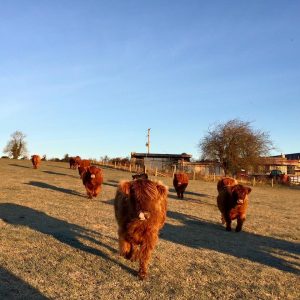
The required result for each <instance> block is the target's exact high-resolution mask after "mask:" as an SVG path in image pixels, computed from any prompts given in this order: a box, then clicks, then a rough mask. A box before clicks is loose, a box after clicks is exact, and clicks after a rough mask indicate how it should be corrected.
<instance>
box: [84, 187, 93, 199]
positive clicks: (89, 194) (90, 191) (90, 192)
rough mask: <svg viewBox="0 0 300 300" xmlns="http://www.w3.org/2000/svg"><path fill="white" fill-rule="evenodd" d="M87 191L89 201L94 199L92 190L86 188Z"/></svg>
mask: <svg viewBox="0 0 300 300" xmlns="http://www.w3.org/2000/svg"><path fill="white" fill-rule="evenodd" d="M85 189H86V193H87V196H88V198H89V199H92V198H93V191H92V190H90V189H89V188H88V187H87V186H86V187H85Z"/></svg>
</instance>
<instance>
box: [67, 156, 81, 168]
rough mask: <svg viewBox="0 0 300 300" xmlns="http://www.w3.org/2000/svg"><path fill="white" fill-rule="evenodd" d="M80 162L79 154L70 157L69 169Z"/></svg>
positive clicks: (75, 166)
mask: <svg viewBox="0 0 300 300" xmlns="http://www.w3.org/2000/svg"><path fill="white" fill-rule="evenodd" d="M80 162H81V158H80V156H76V157H70V160H69V164H70V169H76V168H77V167H78V166H79V165H80Z"/></svg>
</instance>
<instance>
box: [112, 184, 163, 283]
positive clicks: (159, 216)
mask: <svg viewBox="0 0 300 300" xmlns="http://www.w3.org/2000/svg"><path fill="white" fill-rule="evenodd" d="M167 195H168V188H167V187H166V186H164V185H163V184H162V183H161V182H155V181H151V180H148V179H137V180H133V181H121V182H120V183H119V186H118V189H117V193H116V197H115V202H114V208H115V217H116V220H117V222H118V227H119V228H118V235H119V250H120V255H122V256H123V257H125V258H127V259H131V260H137V259H139V264H140V267H139V272H138V275H139V277H140V279H144V278H145V277H146V275H147V270H148V265H149V261H150V258H151V253H152V251H153V249H154V247H155V245H156V243H157V240H158V233H159V230H160V229H161V228H162V227H163V225H164V223H165V220H166V213H167Z"/></svg>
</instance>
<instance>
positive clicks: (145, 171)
mask: <svg viewBox="0 0 300 300" xmlns="http://www.w3.org/2000/svg"><path fill="white" fill-rule="evenodd" d="M144 173H145V174H146V173H147V167H146V165H144Z"/></svg>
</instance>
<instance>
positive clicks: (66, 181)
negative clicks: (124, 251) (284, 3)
mask: <svg viewBox="0 0 300 300" xmlns="http://www.w3.org/2000/svg"><path fill="white" fill-rule="evenodd" d="M104 176H105V180H104V185H103V191H102V192H101V194H100V195H99V196H98V198H96V199H95V200H88V199H87V197H86V195H85V189H84V186H83V185H82V183H81V181H80V179H79V176H78V173H77V170H76V171H75V170H70V169H69V168H68V164H67V163H54V162H47V161H45V162H42V165H41V167H40V168H39V169H37V170H34V169H32V166H31V163H30V161H18V160H7V159H0V178H1V180H0V263H1V267H0V299H300V292H299V286H300V280H299V278H300V276H299V275H300V246H299V239H300V224H299V215H300V190H299V189H296V188H287V187H274V188H271V187H254V188H253V190H252V193H251V194H250V204H249V209H248V214H247V220H246V222H245V224H244V230H243V231H242V232H240V233H235V232H234V231H233V232H226V231H225V228H224V227H223V226H222V225H221V222H220V213H219V211H218V209H217V207H216V194H217V191H216V183H212V182H203V181H192V182H190V185H189V187H188V189H187V194H186V199H185V200H177V199H176V197H175V192H174V189H173V188H172V184H171V179H170V178H168V179H163V182H164V183H165V184H166V185H168V186H169V187H170V192H169V200H168V217H167V222H166V224H165V226H164V228H163V230H162V231H161V234H160V240H159V243H158V245H157V247H156V249H155V251H154V253H153V257H152V261H151V264H150V268H149V277H148V278H147V279H146V280H145V281H140V280H139V279H138V278H137V276H136V275H137V270H138V264H137V263H134V262H129V261H126V260H125V259H123V258H120V257H119V255H118V242H117V226H116V222H115V219H114V213H113V205H112V204H113V198H114V194H115V190H116V185H117V183H118V181H119V180H120V179H126V178H127V179H128V178H130V174H129V173H127V172H122V171H117V170H113V169H104ZM234 225H235V222H234Z"/></svg>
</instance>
